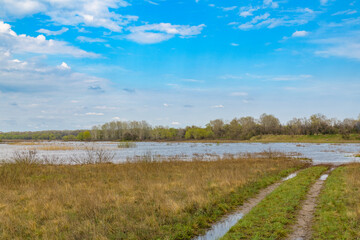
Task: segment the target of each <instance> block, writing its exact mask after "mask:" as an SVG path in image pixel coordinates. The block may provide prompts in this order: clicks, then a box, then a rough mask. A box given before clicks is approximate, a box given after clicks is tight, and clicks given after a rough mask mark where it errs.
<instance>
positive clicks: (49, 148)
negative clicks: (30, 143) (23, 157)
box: [35, 145, 81, 151]
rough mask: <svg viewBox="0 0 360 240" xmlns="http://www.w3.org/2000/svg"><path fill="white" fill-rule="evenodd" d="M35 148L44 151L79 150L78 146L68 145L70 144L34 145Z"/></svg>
mask: <svg viewBox="0 0 360 240" xmlns="http://www.w3.org/2000/svg"><path fill="white" fill-rule="evenodd" d="M35 149H36V150H44V151H68V150H80V149H81V148H80V147H75V146H70V145H43V146H38V147H35Z"/></svg>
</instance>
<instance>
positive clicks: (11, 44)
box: [0, 21, 99, 57]
mask: <svg viewBox="0 0 360 240" xmlns="http://www.w3.org/2000/svg"><path fill="white" fill-rule="evenodd" d="M0 48H3V49H6V50H7V51H11V52H14V53H39V54H61V55H71V56H74V57H98V56H99V55H97V54H95V53H90V52H86V51H84V50H81V49H79V48H76V47H73V46H70V45H68V43H66V42H63V41H56V40H52V39H50V40H47V39H46V37H45V36H44V35H39V36H37V37H31V36H28V35H25V34H20V35H18V34H16V33H15V32H14V31H13V30H12V29H11V26H10V25H9V24H7V23H4V22H2V21H0Z"/></svg>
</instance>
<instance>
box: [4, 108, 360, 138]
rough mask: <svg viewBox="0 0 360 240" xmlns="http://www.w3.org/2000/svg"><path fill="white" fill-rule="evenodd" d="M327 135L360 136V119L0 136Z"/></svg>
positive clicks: (245, 120)
mask: <svg viewBox="0 0 360 240" xmlns="http://www.w3.org/2000/svg"><path fill="white" fill-rule="evenodd" d="M269 134H272V135H320V134H322V135H324V134H341V136H342V137H343V138H344V139H347V138H349V136H350V134H360V117H359V119H357V120H355V119H349V118H347V119H344V120H343V121H340V120H337V119H334V118H331V119H329V118H327V117H326V116H324V115H322V114H314V115H312V116H311V117H310V118H294V119H292V120H291V121H289V122H288V123H286V124H281V123H280V121H279V119H278V118H276V117H275V116H273V115H270V114H262V115H261V116H260V118H259V119H255V118H253V117H241V118H234V119H233V120H231V121H224V120H221V119H216V120H212V121H210V122H209V123H208V124H206V126H205V127H197V126H188V127H185V128H169V127H163V126H155V127H153V126H151V125H150V124H148V123H147V122H145V121H128V122H125V121H113V122H109V123H105V124H103V125H99V126H94V127H93V128H92V129H88V130H75V131H68V130H67V131H39V132H7V133H0V140H1V139H7V140H15V139H19V140H64V141H76V140H78V141H104V140H121V141H151V140H153V141H159V140H169V141H175V140H203V139H215V140H217V139H218V140H221V139H224V140H227V139H228V140H249V139H251V138H252V137H254V136H260V135H269Z"/></svg>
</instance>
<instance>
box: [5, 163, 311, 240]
mask: <svg viewBox="0 0 360 240" xmlns="http://www.w3.org/2000/svg"><path fill="white" fill-rule="evenodd" d="M305 166H307V164H305V163H304V162H301V161H299V160H296V159H289V158H286V157H273V158H269V157H258V158H230V157H229V158H226V159H222V160H218V161H194V162H182V161H168V162H138V163H125V164H110V163H104V164H84V165H61V164H60V165H51V164H37V163H36V162H34V161H33V160H32V159H30V160H29V161H18V162H17V163H3V164H2V166H1V167H0V196H1V198H0V239H191V238H192V237H193V236H195V235H197V234H200V233H203V232H204V231H205V229H206V228H208V227H209V226H210V225H211V223H212V222H214V221H216V220H218V219H219V218H221V217H222V216H223V215H224V214H226V213H227V212H229V211H231V210H233V209H235V208H236V207H237V206H238V205H241V204H242V203H243V202H244V201H245V200H246V199H248V198H250V197H253V196H254V195H255V194H256V193H258V191H259V190H260V189H262V188H265V187H266V186H268V185H270V184H272V183H274V182H276V181H278V180H280V179H281V178H282V177H284V176H286V175H288V174H289V173H290V172H293V171H295V170H297V169H299V168H301V167H305Z"/></svg>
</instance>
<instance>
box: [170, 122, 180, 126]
mask: <svg viewBox="0 0 360 240" xmlns="http://www.w3.org/2000/svg"><path fill="white" fill-rule="evenodd" d="M171 125H180V123H179V122H172V123H171Z"/></svg>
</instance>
